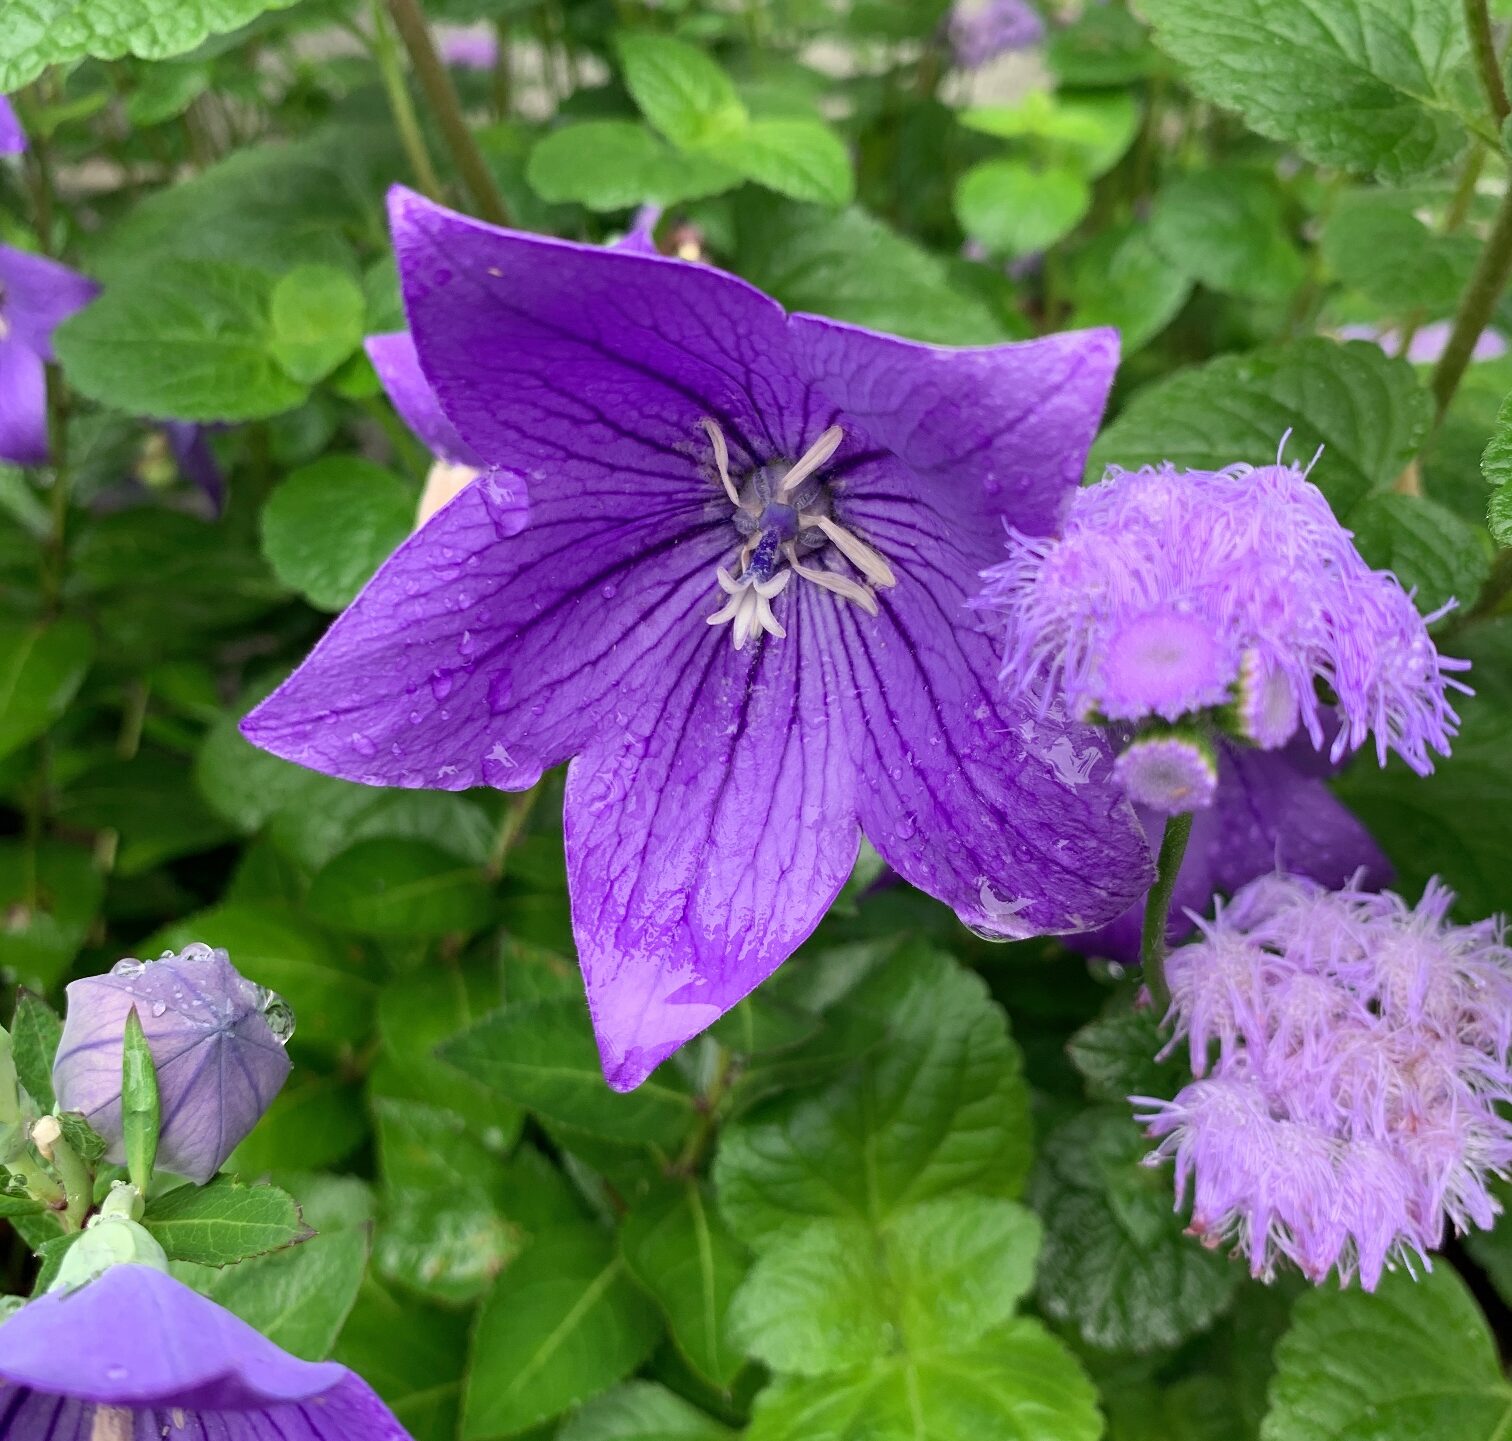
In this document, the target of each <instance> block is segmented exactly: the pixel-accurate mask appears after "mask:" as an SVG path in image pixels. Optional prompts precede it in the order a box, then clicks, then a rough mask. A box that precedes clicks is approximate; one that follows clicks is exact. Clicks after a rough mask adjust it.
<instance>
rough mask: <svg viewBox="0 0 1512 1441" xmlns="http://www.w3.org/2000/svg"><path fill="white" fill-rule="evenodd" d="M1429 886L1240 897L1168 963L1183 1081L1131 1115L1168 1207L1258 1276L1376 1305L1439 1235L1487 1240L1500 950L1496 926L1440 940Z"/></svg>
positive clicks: (1499, 1140)
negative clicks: (1375, 1297)
mask: <svg viewBox="0 0 1512 1441" xmlns="http://www.w3.org/2000/svg"><path fill="white" fill-rule="evenodd" d="M1452 902H1453V896H1452V895H1451V894H1450V893H1449V892H1448V891H1447V890H1445V889H1444V888H1443V887H1442V886H1440V885H1438V884H1436V883H1430V884H1429V886H1428V888H1427V890H1426V892H1425V894H1424V896H1423V899H1422V900H1421V901H1420V902H1419V904H1418V905H1417V906H1415V907H1409V906H1408V905H1407V904H1406V902H1404V901H1403V900H1402V899H1401V898H1400V897H1398V896H1395V895H1392V894H1391V893H1390V892H1382V893H1380V894H1370V893H1367V892H1364V891H1361V890H1358V889H1355V888H1354V887H1350V888H1348V889H1345V890H1342V891H1328V890H1324V889H1323V888H1322V887H1321V886H1319V885H1317V884H1316V883H1314V882H1312V881H1308V880H1305V879H1303V878H1301V877H1296V876H1284V875H1272V876H1266V877H1263V878H1262V879H1260V880H1257V881H1253V882H1251V883H1250V884H1249V885H1247V886H1245V887H1243V888H1242V889H1241V890H1240V891H1239V892H1238V893H1237V894H1236V895H1235V897H1234V899H1233V901H1232V902H1231V903H1230V904H1229V905H1228V906H1227V907H1226V908H1224V909H1222V910H1220V912H1219V914H1218V916H1217V918H1216V920H1213V921H1210V922H1203V923H1201V936H1200V938H1199V939H1198V940H1196V941H1194V942H1192V943H1191V944H1190V945H1186V946H1183V947H1181V948H1180V949H1179V950H1177V951H1175V952H1174V953H1173V954H1172V955H1171V957H1170V959H1169V961H1168V962H1167V965H1166V977H1167V980H1168V981H1169V983H1170V989H1171V1009H1170V1012H1169V1014H1168V1015H1167V1017H1166V1019H1167V1022H1168V1023H1170V1024H1172V1025H1173V1027H1174V1030H1173V1035H1172V1040H1171V1045H1172V1046H1173V1047H1174V1046H1175V1045H1177V1044H1179V1043H1180V1042H1182V1041H1185V1042H1186V1043H1187V1045H1188V1047H1189V1049H1190V1055H1191V1064H1192V1071H1193V1074H1194V1075H1195V1076H1196V1077H1197V1079H1196V1080H1195V1081H1193V1082H1192V1083H1191V1084H1190V1085H1188V1086H1186V1087H1185V1088H1184V1089H1183V1090H1182V1091H1181V1092H1180V1093H1179V1094H1178V1095H1177V1096H1176V1097H1175V1099H1174V1100H1171V1101H1159V1100H1151V1099H1148V1098H1145V1097H1135V1098H1133V1099H1134V1101H1135V1104H1136V1105H1138V1106H1139V1107H1140V1108H1141V1114H1140V1117H1139V1119H1140V1120H1141V1122H1142V1123H1143V1124H1144V1125H1145V1126H1147V1127H1148V1129H1149V1134H1150V1135H1151V1137H1153V1138H1155V1139H1157V1140H1158V1141H1159V1142H1160V1144H1159V1146H1158V1148H1157V1149H1156V1151H1155V1152H1154V1154H1153V1156H1152V1157H1151V1158H1150V1159H1151V1161H1152V1162H1158V1161H1161V1160H1166V1159H1171V1160H1174V1161H1175V1163H1176V1190H1177V1205H1178V1206H1180V1205H1182V1204H1184V1203H1185V1201H1186V1200H1187V1198H1188V1196H1190V1198H1191V1202H1192V1219H1191V1225H1190V1230H1191V1232H1192V1233H1193V1234H1194V1235H1196V1236H1198V1237H1199V1238H1201V1239H1202V1240H1203V1241H1204V1243H1205V1244H1208V1245H1213V1246H1217V1245H1224V1244H1228V1243H1230V1242H1232V1243H1233V1244H1234V1245H1235V1246H1236V1248H1237V1249H1238V1250H1239V1251H1241V1252H1244V1253H1245V1254H1247V1255H1248V1257H1249V1261H1250V1268H1251V1270H1252V1271H1253V1273H1254V1274H1255V1275H1256V1276H1260V1277H1264V1278H1266V1279H1269V1277H1270V1276H1271V1275H1272V1274H1273V1273H1274V1271H1275V1268H1276V1266H1277V1264H1278V1263H1279V1262H1280V1261H1281V1260H1288V1261H1291V1262H1292V1263H1293V1264H1294V1265H1296V1266H1297V1267H1298V1268H1299V1269H1301V1271H1302V1272H1303V1273H1304V1274H1305V1275H1306V1276H1307V1277H1308V1278H1309V1279H1310V1280H1313V1281H1321V1280H1322V1279H1323V1278H1324V1276H1326V1275H1327V1274H1328V1272H1329V1271H1331V1270H1335V1269H1336V1270H1337V1271H1338V1274H1339V1277H1340V1279H1341V1280H1342V1281H1345V1282H1348V1281H1349V1280H1351V1279H1352V1278H1353V1277H1355V1276H1358V1277H1359V1280H1360V1284H1361V1285H1362V1286H1363V1287H1364V1288H1365V1289H1366V1290H1372V1289H1374V1287H1375V1285H1376V1283H1377V1281H1379V1279H1380V1276H1381V1272H1382V1270H1383V1269H1384V1268H1385V1267H1387V1266H1388V1265H1390V1264H1392V1263H1393V1262H1396V1261H1400V1262H1403V1263H1404V1264H1409V1265H1410V1264H1411V1262H1412V1258H1414V1257H1419V1258H1422V1259H1423V1261H1424V1263H1425V1264H1426V1263H1427V1252H1428V1251H1430V1250H1431V1249H1433V1248H1434V1247H1436V1246H1438V1245H1439V1244H1440V1243H1441V1242H1442V1240H1443V1236H1444V1232H1445V1229H1446V1227H1452V1228H1453V1229H1454V1231H1456V1232H1463V1231H1466V1230H1469V1229H1470V1228H1471V1227H1479V1228H1481V1229H1485V1228H1487V1227H1489V1226H1490V1225H1491V1224H1492V1222H1493V1220H1494V1219H1495V1217H1496V1214H1497V1212H1498V1211H1499V1209H1500V1207H1499V1206H1498V1204H1497V1202H1496V1200H1495V1199H1494V1198H1493V1196H1492V1194H1491V1192H1490V1190H1489V1187H1488V1181H1489V1178H1490V1177H1491V1176H1492V1175H1495V1174H1499V1173H1502V1172H1503V1171H1504V1170H1505V1168H1506V1167H1507V1166H1508V1164H1509V1163H1512V1122H1509V1121H1508V1120H1507V1119H1506V1118H1505V1117H1504V1115H1503V1114H1502V1112H1501V1109H1500V1107H1502V1106H1504V1105H1505V1104H1507V1103H1508V1102H1512V1070H1509V1067H1508V1049H1509V1045H1512V950H1509V949H1508V947H1507V946H1506V945H1505V944H1504V937H1503V932H1502V929H1501V927H1500V925H1499V923H1496V922H1482V923H1481V924H1479V925H1474V926H1456V925H1452V924H1450V922H1449V921H1448V919H1447V917H1448V912H1449V908H1450V906H1451V904H1452Z"/></svg>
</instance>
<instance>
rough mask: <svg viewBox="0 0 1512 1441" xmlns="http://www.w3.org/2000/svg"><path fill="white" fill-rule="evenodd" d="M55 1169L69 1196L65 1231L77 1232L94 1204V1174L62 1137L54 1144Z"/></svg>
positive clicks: (64, 1223) (64, 1218)
mask: <svg viewBox="0 0 1512 1441" xmlns="http://www.w3.org/2000/svg"><path fill="white" fill-rule="evenodd" d="M52 1152H53V1154H52V1163H53V1169H54V1170H56V1171H57V1173H58V1179H59V1180H60V1181H62V1182H63V1189H64V1191H65V1192H66V1193H67V1195H68V1206H67V1208H66V1209H65V1210H64V1212H63V1229H64V1230H65V1231H77V1230H78V1229H79V1228H80V1227H82V1226H83V1224H84V1217H85V1216H86V1215H88V1214H89V1208H90V1206H91V1205H93V1204H94V1173H93V1172H92V1171H91V1170H90V1169H89V1167H88V1166H86V1165H85V1164H84V1162H83V1160H82V1158H81V1157H80V1156H79V1153H78V1152H77V1151H76V1150H74V1148H73V1147H72V1146H70V1145H69V1144H68V1142H67V1141H66V1140H64V1139H63V1137H62V1136H59V1137H58V1139H57V1140H56V1141H54V1142H53V1148H52Z"/></svg>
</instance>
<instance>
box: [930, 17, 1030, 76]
mask: <svg viewBox="0 0 1512 1441" xmlns="http://www.w3.org/2000/svg"><path fill="white" fill-rule="evenodd" d="M947 33H948V35H949V38H950V48H951V50H952V52H953V53H954V56H955V63H956V65H957V66H959V67H960V68H961V69H962V70H977V69H980V68H981V67H982V66H983V65H986V64H988V63H989V62H990V61H993V60H996V59H997V58H998V56H1000V55H1006V54H1008V53H1009V52H1010V51H1012V50H1027V49H1029V48H1030V47H1031V46H1033V45H1038V44H1039V43H1040V41H1041V40H1043V39H1044V38H1045V22H1044V20H1043V19H1042V18H1041V16H1040V13H1039V11H1038V10H1036V9H1035V8H1034V6H1032V5H1031V4H1029V0H956V3H955V4H954V5H953V6H952V7H951V10H950V19H949V21H948V22H947Z"/></svg>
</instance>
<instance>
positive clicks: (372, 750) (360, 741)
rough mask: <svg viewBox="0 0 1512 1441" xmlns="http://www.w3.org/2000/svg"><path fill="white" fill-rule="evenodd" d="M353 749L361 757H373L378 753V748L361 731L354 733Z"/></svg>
mask: <svg viewBox="0 0 1512 1441" xmlns="http://www.w3.org/2000/svg"><path fill="white" fill-rule="evenodd" d="M352 749H353V750H354V751H356V752H357V754H358V755H360V756H371V755H376V754H377V753H378V747H377V746H376V745H375V744H374V743H373V741H371V740H370V739H369V738H368V737H367V736H365V735H363V733H362V732H361V731H353V732H352Z"/></svg>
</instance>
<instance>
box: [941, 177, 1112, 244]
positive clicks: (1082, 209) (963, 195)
mask: <svg viewBox="0 0 1512 1441" xmlns="http://www.w3.org/2000/svg"><path fill="white" fill-rule="evenodd" d="M1091 204H1092V191H1091V188H1090V187H1089V186H1088V184H1087V182H1086V180H1085V179H1084V178H1083V177H1082V176H1081V175H1080V174H1078V173H1077V172H1076V171H1075V170H1071V169H1068V168H1065V167H1048V166H1047V167H1040V168H1036V167H1035V166H1032V165H1028V164H1026V163H1025V162H1024V161H1021V160H988V161H984V162H983V163H982V164H981V165H975V166H973V167H972V168H971V169H970V170H968V171H967V172H966V174H965V175H963V176H962V177H961V182H960V184H959V185H958V186H957V187H956V193H955V213H956V218H957V219H958V220H959V221H960V222H961V228H962V229H963V230H964V231H965V232H966V233H967V234H968V235H969V236H971V238H972V239H973V240H978V241H980V242H981V243H982V244H983V245H985V246H986V247H987V249H988V250H990V251H992V252H993V254H995V255H1010V256H1014V255H1031V254H1033V253H1034V252H1035V251H1038V250H1048V249H1049V248H1050V247H1051V246H1052V245H1054V244H1055V243H1056V241H1058V240H1062V239H1064V238H1065V237H1066V236H1067V235H1069V234H1070V233H1071V232H1072V231H1073V230H1074V229H1076V227H1077V225H1079V224H1080V223H1081V219H1082V217H1083V216H1084V215H1086V213H1087V210H1088V208H1089V207H1090V206H1091Z"/></svg>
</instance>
